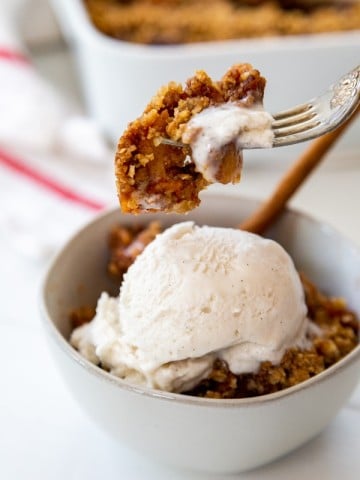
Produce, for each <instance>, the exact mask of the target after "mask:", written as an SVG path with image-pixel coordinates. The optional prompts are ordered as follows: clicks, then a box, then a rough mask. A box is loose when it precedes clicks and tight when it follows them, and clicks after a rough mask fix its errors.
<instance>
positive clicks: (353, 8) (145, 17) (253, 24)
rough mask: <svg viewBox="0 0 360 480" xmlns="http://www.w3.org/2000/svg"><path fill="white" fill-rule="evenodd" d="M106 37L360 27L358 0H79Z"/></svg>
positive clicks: (154, 39) (218, 36) (206, 36)
mask: <svg viewBox="0 0 360 480" xmlns="http://www.w3.org/2000/svg"><path fill="white" fill-rule="evenodd" d="M84 1H85V5H86V8H87V10H88V12H89V15H90V18H91V20H92V22H93V24H94V25H95V26H96V27H97V28H98V29H99V30H100V31H101V32H103V33H104V34H105V35H108V36H110V37H114V38H117V39H121V40H125V41H128V42H134V43H144V44H153V45H163V44H179V43H190V42H205V41H216V40H229V39H238V38H254V37H264V36H275V35H296V34H309V33H322V32H332V31H342V30H356V29H359V28H360V4H359V3H358V2H356V1H355V2H331V1H329V2H319V1H316V0H314V1H313V0H132V1H131V0H126V1H125V0H84Z"/></svg>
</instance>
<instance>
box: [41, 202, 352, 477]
mask: <svg viewBox="0 0 360 480" xmlns="http://www.w3.org/2000/svg"><path fill="white" fill-rule="evenodd" d="M256 205H257V202H256V201H254V200H250V199H248V198H241V197H229V196H227V197H226V196H214V195H204V200H203V203H202V205H201V207H200V208H199V209H197V210H195V211H194V212H193V213H191V214H190V215H188V216H186V219H194V220H195V221H196V222H197V223H198V224H210V225H221V226H234V225H236V224H237V223H238V222H239V221H240V220H241V219H242V218H244V217H245V216H246V215H248V214H249V212H251V211H252V210H253V209H254V208H255V206H256ZM160 217H161V220H162V221H163V223H164V224H165V225H169V224H171V223H174V222H178V221H181V220H183V219H184V217H182V216H177V215H168V216H161V215H160ZM150 218H151V219H152V218H154V217H149V216H145V217H141V216H140V217H136V218H134V217H132V216H123V215H121V214H120V212H119V211H117V210H116V211H112V212H109V213H107V214H105V215H103V216H100V217H98V218H97V219H95V220H94V221H93V222H92V223H90V224H89V225H88V226H86V227H85V228H84V229H83V230H81V231H80V232H79V233H78V234H77V235H76V236H75V237H74V238H73V239H72V240H70V242H69V243H68V244H67V245H66V246H65V247H64V249H63V250H62V251H61V252H60V253H59V255H58V256H57V258H56V259H55V260H54V262H53V264H52V265H51V267H50V269H49V272H48V274H47V276H46V279H45V282H44V287H43V293H42V313H43V321H44V325H45V327H46V332H47V335H48V337H49V339H50V345H51V350H52V353H53V355H54V357H55V359H56V362H57V364H58V366H59V369H60V370H61V372H62V374H63V376H64V379H65V381H66V383H67V384H68V386H69V388H70V390H71V392H72V393H73V395H74V396H75V398H76V399H77V400H78V402H79V403H80V405H81V407H82V408H83V409H84V411H86V412H87V413H88V414H89V415H90V417H92V418H93V420H94V421H95V422H96V423H98V424H99V425H101V426H102V427H104V429H105V430H106V431H108V432H109V433H111V434H112V435H113V436H114V437H115V438H117V439H118V440H119V441H120V442H122V443H123V444H124V445H127V446H128V447H130V448H132V449H134V450H137V451H138V452H141V453H143V454H145V455H148V456H149V457H152V458H154V459H157V460H159V461H161V462H165V463H168V464H171V465H175V466H179V467H185V468H190V469H195V470H203V471H209V472H237V471H242V470H246V469H250V468H253V467H256V466H259V465H261V464H264V463H266V462H269V461H271V460H273V459H275V458H277V457H279V456H281V455H284V454H285V453H287V452H289V451H291V450H293V449H294V448H296V447H298V446H299V445H301V444H303V443H304V442H306V441H308V440H309V439H311V438H312V437H314V436H315V435H317V434H318V433H319V432H320V431H321V430H322V429H323V428H324V427H325V426H326V425H327V424H328V422H329V421H330V420H331V419H332V418H333V417H334V415H335V414H336V413H337V411H338V410H339V409H340V408H341V406H342V405H343V404H344V402H345V401H346V400H347V398H348V397H349V396H350V394H351V392H352V391H353V389H354V387H355V386H356V383H357V381H358V379H359V375H360V368H359V367H360V345H359V346H358V347H357V348H356V349H355V350H353V351H352V352H351V353H350V354H349V355H348V356H347V357H346V358H344V359H342V360H341V361H340V362H338V363H337V364H335V365H334V366H332V367H331V368H329V369H328V370H326V371H325V372H323V373H321V374H319V375H318V376H316V377H314V378H312V379H311V380H308V381H306V382H304V383H301V384H299V385H297V386H295V387H292V388H289V389H287V390H284V391H282V392H278V393H275V394H271V395H266V396H262V397H256V398H252V399H237V400H213V399H200V398H195V397H188V396H183V395H180V394H171V393H164V392H160V391H155V390H150V389H147V388H140V387H135V386H132V385H129V384H127V383H125V382H124V381H122V380H120V379H119V378H116V377H114V376H112V375H110V374H108V373H107V372H105V371H103V370H101V369H100V368H98V367H96V366H94V365H92V364H91V363H89V362H88V361H87V360H85V359H84V358H83V357H81V356H80V355H79V354H78V353H77V352H76V351H75V350H74V349H73V348H72V347H71V346H70V345H69V343H68V342H67V339H68V337H69V333H70V325H69V319H68V314H69V311H71V310H72V309H73V308H75V307H77V306H79V305H84V304H92V305H94V304H95V303H96V299H97V298H98V296H99V294H100V292H101V291H102V290H103V289H107V290H110V291H111V292H112V293H113V294H115V295H116V294H117V293H118V292H116V291H115V292H114V285H113V284H112V283H111V281H109V279H108V278H107V276H106V273H105V272H106V268H105V265H106V258H107V234H108V232H109V229H110V228H111V226H113V225H114V224H116V223H117V222H123V223H124V224H131V223H134V222H139V221H140V220H143V221H149V219H150ZM268 234H269V235H270V236H271V237H272V238H274V239H276V240H278V241H279V242H280V243H281V244H283V245H284V247H285V248H286V249H287V250H288V251H289V252H290V254H291V255H292V256H293V258H294V260H295V263H296V265H297V266H298V267H299V268H300V269H302V270H303V271H304V272H306V273H307V274H308V276H309V277H310V278H311V279H312V280H313V281H314V282H315V283H316V284H317V285H318V286H320V287H321V288H323V289H324V290H326V291H327V292H329V293H331V294H335V295H341V296H344V297H345V298H346V299H347V301H348V302H349V306H350V307H351V308H353V309H354V310H355V311H356V312H358V313H359V314H360V295H359V292H360V273H359V272H360V250H359V249H358V248H356V247H355V246H354V245H353V244H352V243H351V242H349V241H347V240H346V239H344V238H343V237H342V236H341V235H340V234H339V233H337V232H336V231H335V230H333V229H332V228H330V227H328V226H326V225H324V224H322V223H320V222H318V221H315V220H312V219H311V218H309V217H307V216H305V215H303V214H300V213H296V212H291V211H290V212H287V213H286V214H284V215H283V216H282V218H281V220H280V221H278V222H277V223H276V225H274V226H273V228H272V229H271V230H269V232H268ZM219 321H221V319H219Z"/></svg>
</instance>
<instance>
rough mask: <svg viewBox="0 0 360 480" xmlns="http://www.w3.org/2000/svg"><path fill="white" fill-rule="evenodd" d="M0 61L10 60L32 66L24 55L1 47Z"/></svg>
mask: <svg viewBox="0 0 360 480" xmlns="http://www.w3.org/2000/svg"><path fill="white" fill-rule="evenodd" d="M0 60H10V61H11V62H19V63H22V64H26V65H30V60H29V59H28V58H27V57H26V56H25V55H24V54H22V53H20V52H16V51H14V50H9V49H7V48H4V47H0Z"/></svg>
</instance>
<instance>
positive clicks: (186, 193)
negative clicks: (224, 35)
mask: <svg viewBox="0 0 360 480" xmlns="http://www.w3.org/2000/svg"><path fill="white" fill-rule="evenodd" d="M264 88H265V79H264V78H263V77H262V76H261V75H260V73H259V71H258V70H256V69H254V68H253V67H252V66H251V65H249V64H238V65H234V66H233V67H231V68H230V69H229V70H228V71H227V72H226V73H225V75H224V76H223V77H222V79H221V80H220V81H213V80H212V79H211V78H210V77H209V76H208V75H207V74H206V73H205V72H204V71H202V70H200V71H198V72H196V74H195V75H194V76H193V77H191V78H190V79H189V80H187V82H186V84H185V86H184V87H183V86H182V85H180V84H177V83H175V82H171V83H169V84H168V85H167V86H165V87H162V88H161V89H160V90H159V92H158V93H157V94H156V95H155V97H154V98H153V99H152V100H151V102H150V103H149V105H148V106H147V107H146V109H145V111H144V113H143V114H142V116H141V117H139V118H138V119H137V120H135V121H134V122H132V123H131V124H130V125H129V126H128V128H127V130H126V131H125V133H124V134H123V136H122V137H121V138H120V140H119V144H118V149H117V153H116V159H115V169H116V178H117V187H118V193H119V198H120V204H121V208H122V210H123V212H130V213H141V212H155V211H159V210H161V211H166V212H178V213H184V212H187V211H189V210H191V209H193V208H195V207H196V206H198V205H199V203H200V200H199V192H200V191H201V190H202V189H204V188H206V187H207V186H208V185H209V184H211V183H215V182H219V183H238V182H239V181H240V176H241V168H242V151H243V149H253V148H272V147H279V146H284V145H292V144H294V143H299V142H303V141H306V140H311V139H313V138H316V137H319V136H322V135H324V134H326V133H328V132H330V131H332V130H334V129H336V128H337V127H339V126H340V125H341V124H343V123H344V122H345V121H346V120H347V119H348V118H349V117H350V116H351V115H352V114H353V113H354V112H355V110H356V109H357V108H358V106H359V103H360V66H357V67H355V68H354V69H353V70H351V71H350V72H348V73H347V74H346V75H344V76H343V77H341V78H340V80H339V81H338V82H337V83H335V84H333V85H331V86H330V87H329V88H328V89H327V90H326V91H325V92H324V93H323V94H321V95H319V96H318V97H315V98H313V99H312V100H309V101H308V102H306V103H303V104H300V105H296V106H295V107H292V108H290V109H288V110H286V111H283V112H279V113H276V114H273V115H270V114H269V113H268V112H266V111H265V110H264V109H263V105H262V100H263V96H264Z"/></svg>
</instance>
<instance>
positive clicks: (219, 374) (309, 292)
mask: <svg viewBox="0 0 360 480" xmlns="http://www.w3.org/2000/svg"><path fill="white" fill-rule="evenodd" d="M160 230H161V226H160V224H159V223H152V224H150V225H149V226H147V227H144V228H140V227H139V228H136V229H134V228H131V227H130V228H128V227H124V226H116V227H114V228H113V230H112V231H111V233H110V237H109V250H110V255H109V258H110V259H109V264H108V271H109V273H110V274H111V275H112V277H113V278H114V277H115V278H117V279H118V280H119V283H121V281H122V278H123V275H124V273H125V272H126V269H127V267H129V266H130V263H131V262H132V261H134V260H135V258H136V251H138V253H140V252H141V251H142V250H143V249H144V248H145V246H146V245H148V243H149V242H150V241H151V238H152V237H153V234H154V232H155V231H160ZM129 249H130V250H132V252H133V255H132V256H131V259H130V257H129V255H128V252H129ZM124 258H126V259H127V261H126V262H127V263H126V264H127V267H126V265H125V263H124ZM301 281H302V285H303V288H304V291H305V300H306V306H307V309H308V317H309V319H310V320H311V321H312V324H313V327H312V330H311V331H310V332H309V333H308V335H309V345H308V347H307V348H306V349H300V348H298V347H292V348H290V349H289V350H288V351H287V352H286V353H285V355H284V356H283V358H282V359H281V361H280V363H279V364H276V365H274V364H272V363H271V362H269V361H265V362H262V364H261V365H260V368H259V369H258V371H257V372H255V373H246V374H240V375H235V374H233V373H232V372H231V371H230V370H229V368H228V366H227V364H226V362H224V361H222V360H219V359H217V360H215V362H214V364H213V368H212V370H211V372H210V374H209V375H208V376H207V377H206V378H205V379H203V380H201V381H200V382H199V384H198V385H197V386H196V387H195V388H193V389H192V390H190V391H185V392H182V393H184V394H186V395H193V396H198V397H207V398H218V399H222V398H245V397H253V396H258V395H265V394H269V393H274V392H277V391H280V390H283V389H285V388H288V387H291V386H294V385H296V384H298V383H300V382H303V381H305V380H307V379H309V378H311V377H313V376H315V375H317V374H319V373H321V372H322V371H324V370H325V369H326V368H328V367H330V366H331V365H333V364H334V363H336V362H337V361H339V360H340V359H342V358H343V357H344V356H345V355H347V354H348V353H350V352H351V351H352V350H353V349H354V348H355V347H356V346H357V345H358V343H359V320H358V318H357V317H356V315H355V314H354V313H353V312H352V311H350V310H349V309H348V308H347V306H346V304H345V301H344V300H343V299H341V298H334V297H328V296H326V295H324V294H323V293H321V292H320V291H319V290H318V289H317V287H316V286H315V285H313V284H312V283H311V282H310V281H309V280H308V279H307V278H306V277H305V276H304V275H301ZM94 314H95V312H94V310H93V309H91V308H90V307H81V308H79V309H78V310H76V311H75V312H72V314H71V316H70V320H71V321H72V327H73V328H74V329H75V328H77V327H79V325H83V324H85V323H87V322H89V321H90V320H91V318H92V316H93V315H94ZM219 321H221V319H219ZM99 366H100V367H101V368H104V369H105V370H106V369H107V368H106V365H102V364H99Z"/></svg>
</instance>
